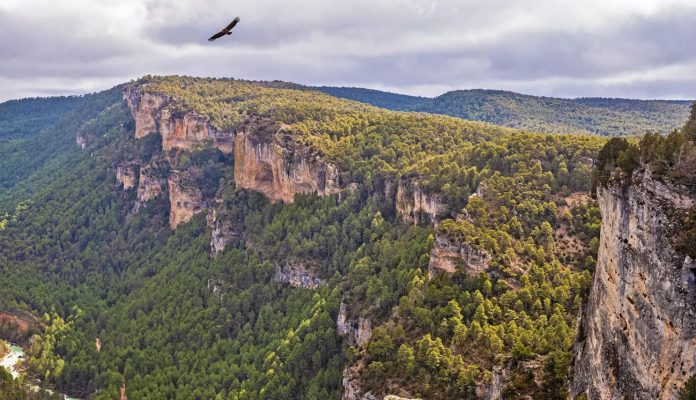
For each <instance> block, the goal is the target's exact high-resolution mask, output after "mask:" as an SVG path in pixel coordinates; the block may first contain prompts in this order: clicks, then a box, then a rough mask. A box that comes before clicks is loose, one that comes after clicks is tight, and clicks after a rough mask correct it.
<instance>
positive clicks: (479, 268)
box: [428, 234, 491, 277]
mask: <svg viewBox="0 0 696 400" xmlns="http://www.w3.org/2000/svg"><path fill="white" fill-rule="evenodd" d="M490 262H491V256H490V254H488V253H487V252H486V251H485V250H482V249H478V248H476V247H474V246H472V245H471V244H469V243H466V242H465V243H456V242H454V241H453V240H452V239H450V238H449V237H447V236H446V235H442V234H438V235H437V237H436V238H435V246H433V249H432V251H431V252H430V264H429V271H428V273H429V275H430V276H431V277H432V276H433V275H434V274H436V273H438V272H440V271H442V272H446V273H449V274H452V273H454V272H455V271H456V270H457V269H460V270H462V271H463V272H464V273H466V274H468V275H478V274H479V273H481V272H483V271H485V270H486V269H488V266H489V264H490Z"/></svg>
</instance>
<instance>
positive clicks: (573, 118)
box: [317, 87, 691, 136]
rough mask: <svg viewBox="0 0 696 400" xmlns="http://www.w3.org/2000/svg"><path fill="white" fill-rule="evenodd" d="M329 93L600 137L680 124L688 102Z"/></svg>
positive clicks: (487, 93)
mask: <svg viewBox="0 0 696 400" xmlns="http://www.w3.org/2000/svg"><path fill="white" fill-rule="evenodd" d="M317 89H318V90H320V91H322V92H325V93H328V94H330V95H333V96H337V97H342V98H346V99H351V100H356V101H361V102H364V103H368V104H373V105H375V106H378V107H384V108H389V109H392V110H396V111H423V112H429V113H435V114H445V115H451V116H454V117H460V118H464V119H469V120H473V121H484V122H490V123H493V124H497V125H503V126H508V127H511V128H517V129H522V130H525V131H532V132H547V133H592V134H598V135H602V136H623V135H643V134H645V133H648V132H657V133H663V134H664V133H669V132H671V131H672V130H674V129H678V128H681V126H682V125H683V124H684V122H685V121H686V119H687V117H688V115H689V105H690V104H691V102H690V101H667V100H629V99H611V98H578V99H561V98H553V97H536V96H528V95H523V94H519V93H514V92H506V91H501V90H478V89H477V90H457V91H453V92H448V93H445V94H443V95H441V96H438V97H435V98H424V97H414V96H405V95H400V94H395V93H388V92H381V91H377V90H368V89H360V88H335V87H320V88H317Z"/></svg>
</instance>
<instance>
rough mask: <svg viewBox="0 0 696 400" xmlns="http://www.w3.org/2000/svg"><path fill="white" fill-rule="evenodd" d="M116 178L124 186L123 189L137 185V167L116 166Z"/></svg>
mask: <svg viewBox="0 0 696 400" xmlns="http://www.w3.org/2000/svg"><path fill="white" fill-rule="evenodd" d="M116 180H117V181H118V182H119V183H120V184H121V186H123V190H130V189H133V188H134V187H135V168H134V167H133V165H119V166H118V167H117V168H116Z"/></svg>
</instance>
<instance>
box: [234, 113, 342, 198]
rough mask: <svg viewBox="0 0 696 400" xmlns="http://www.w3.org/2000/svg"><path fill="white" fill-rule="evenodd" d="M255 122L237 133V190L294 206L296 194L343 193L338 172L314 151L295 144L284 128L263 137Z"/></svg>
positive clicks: (235, 160) (235, 170) (235, 156)
mask: <svg viewBox="0 0 696 400" xmlns="http://www.w3.org/2000/svg"><path fill="white" fill-rule="evenodd" d="M258 128H259V127H258V124H257V123H256V122H251V123H249V124H247V125H246V126H245V127H244V129H242V130H241V131H239V132H238V133H237V137H236V140H235V145H234V179H235V182H236V184H237V187H240V188H244V189H250V190H255V191H257V192H260V193H262V194H264V195H265V196H266V197H267V198H268V199H269V200H270V201H272V202H278V201H282V202H284V203H292V202H293V201H294V199H295V195H296V194H309V193H313V194H317V195H319V196H324V195H329V194H335V193H338V192H339V191H340V183H339V181H340V179H339V174H338V170H337V169H336V167H335V166H334V165H332V164H329V163H327V162H325V161H324V160H322V159H321V158H320V157H319V156H318V155H317V154H315V153H313V152H312V150H311V149H310V148H307V147H304V146H299V145H296V144H293V143H292V142H291V141H289V140H288V137H287V136H285V135H284V133H283V131H282V128H281V129H280V130H279V131H277V132H275V133H272V134H270V135H268V134H266V135H261V134H259V129H258Z"/></svg>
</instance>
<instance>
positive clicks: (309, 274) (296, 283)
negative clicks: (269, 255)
mask: <svg viewBox="0 0 696 400" xmlns="http://www.w3.org/2000/svg"><path fill="white" fill-rule="evenodd" d="M275 280H276V282H279V283H286V284H288V285H290V286H292V287H295V288H305V289H316V288H318V287H319V286H321V285H323V284H325V282H324V281H323V280H322V279H321V278H319V277H318V276H317V274H316V272H314V270H313V269H312V268H308V267H307V266H305V265H304V264H303V263H300V262H294V263H287V264H285V265H278V266H276V271H275Z"/></svg>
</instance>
